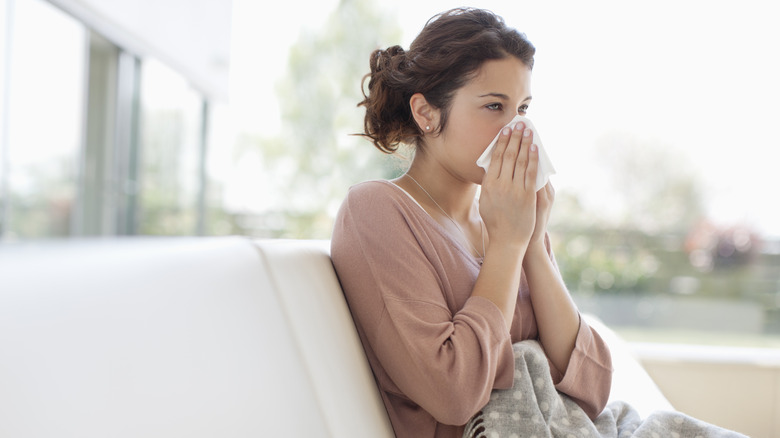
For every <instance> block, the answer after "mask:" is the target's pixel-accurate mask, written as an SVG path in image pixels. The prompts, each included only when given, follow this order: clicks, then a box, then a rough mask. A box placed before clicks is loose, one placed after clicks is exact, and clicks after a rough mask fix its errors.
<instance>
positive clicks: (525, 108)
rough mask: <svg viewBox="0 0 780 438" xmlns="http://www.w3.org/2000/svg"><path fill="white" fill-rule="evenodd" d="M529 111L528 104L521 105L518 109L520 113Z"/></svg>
mask: <svg viewBox="0 0 780 438" xmlns="http://www.w3.org/2000/svg"><path fill="white" fill-rule="evenodd" d="M527 112H528V105H520V108H518V109H517V113H518V114H521V115H522V114H525V113H527Z"/></svg>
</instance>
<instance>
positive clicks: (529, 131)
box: [523, 129, 531, 137]
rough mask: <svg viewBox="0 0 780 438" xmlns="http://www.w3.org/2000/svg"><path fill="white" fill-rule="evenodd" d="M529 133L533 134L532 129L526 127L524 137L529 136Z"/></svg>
mask: <svg viewBox="0 0 780 438" xmlns="http://www.w3.org/2000/svg"><path fill="white" fill-rule="evenodd" d="M529 135H531V130H530V129H526V130H525V132H523V137H528V136H529Z"/></svg>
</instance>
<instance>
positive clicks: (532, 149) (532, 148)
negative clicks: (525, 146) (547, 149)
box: [531, 144, 536, 152]
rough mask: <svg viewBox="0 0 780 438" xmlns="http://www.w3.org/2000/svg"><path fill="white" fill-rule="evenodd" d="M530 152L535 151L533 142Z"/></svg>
mask: <svg viewBox="0 0 780 438" xmlns="http://www.w3.org/2000/svg"><path fill="white" fill-rule="evenodd" d="M531 152H536V145H535V144H532V145H531Z"/></svg>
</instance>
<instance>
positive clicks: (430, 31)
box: [358, 8, 536, 153]
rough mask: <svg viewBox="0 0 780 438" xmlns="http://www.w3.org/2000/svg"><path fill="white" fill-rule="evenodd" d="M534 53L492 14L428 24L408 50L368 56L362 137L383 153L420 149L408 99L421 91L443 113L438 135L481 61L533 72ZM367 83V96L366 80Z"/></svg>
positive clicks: (463, 14) (463, 11)
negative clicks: (402, 147)
mask: <svg viewBox="0 0 780 438" xmlns="http://www.w3.org/2000/svg"><path fill="white" fill-rule="evenodd" d="M535 52H536V49H535V48H534V46H533V45H532V44H531V43H530V42H529V41H528V39H526V36H525V34H522V33H520V32H518V31H517V30H515V29H513V28H510V27H508V26H507V25H506V23H504V20H503V19H502V18H501V17H499V16H498V15H495V14H494V13H492V12H490V11H486V10H483V9H473V8H458V9H451V10H449V11H446V12H443V13H441V14H438V15H436V16H434V17H433V18H431V19H430V20H428V22H427V23H426V24H425V27H424V28H423V30H422V31H421V32H420V34H419V35H418V36H417V38H415V39H414V41H413V42H412V45H411V46H410V47H409V51H408V52H405V51H404V49H402V48H401V47H400V46H392V47H390V48H388V49H387V50H375V51H374V52H373V53H371V58H370V64H371V73H369V74H367V75H366V76H365V77H364V78H363V84H364V90H363V96H364V97H365V98H364V99H363V101H362V102H360V103H359V104H358V106H365V107H366V117H365V120H364V130H365V132H364V133H363V134H362V135H364V136H366V137H368V138H370V139H371V140H372V141H373V143H374V145H375V146H376V147H377V148H378V149H379V150H381V151H382V152H385V153H393V152H395V151H396V150H397V149H398V145H399V144H400V143H406V144H410V145H415V146H420V141H421V139H422V131H421V129H420V127H419V126H417V124H416V123H415V121H414V118H413V117H412V112H411V108H410V106H409V99H410V98H411V97H412V95H414V94H415V93H422V95H423V96H425V99H426V100H427V101H428V103H429V104H431V105H433V106H434V107H435V108H438V109H439V110H441V119H440V124H439V126H438V128H437V131H438V132H441V131H442V130H444V127H445V126H446V124H447V115H448V113H449V109H450V104H451V102H452V98H453V96H454V94H455V91H457V90H458V89H459V88H460V87H462V86H464V85H465V84H466V83H467V82H468V81H469V80H470V79H472V78H473V76H474V75H475V74H476V73H477V71H478V70H479V68H480V67H481V66H482V64H483V63H484V62H485V61H488V60H493V59H503V58H506V57H507V56H515V57H516V58H517V59H519V60H520V61H521V62H522V63H523V64H525V65H527V66H528V68H533V63H534V53H535ZM366 79H369V81H368V94H366V91H365V81H366Z"/></svg>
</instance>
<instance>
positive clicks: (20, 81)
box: [3, 0, 86, 238]
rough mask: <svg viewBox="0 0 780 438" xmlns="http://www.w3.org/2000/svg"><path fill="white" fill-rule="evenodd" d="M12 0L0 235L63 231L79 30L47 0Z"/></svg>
mask: <svg viewBox="0 0 780 438" xmlns="http://www.w3.org/2000/svg"><path fill="white" fill-rule="evenodd" d="M14 4H15V14H14V16H13V20H14V23H13V33H12V35H11V44H10V47H11V54H10V58H9V59H10V66H9V68H8V71H9V77H8V78H7V80H8V82H7V83H8V84H9V85H10V86H9V89H8V115H7V119H6V120H7V122H8V126H7V140H8V142H7V144H6V145H5V147H6V148H7V149H6V157H7V160H8V162H7V170H8V176H7V184H8V186H7V196H8V199H7V200H6V202H7V206H6V207H7V212H6V217H7V220H8V223H7V224H6V227H4V230H3V237H4V238H33V237H52V236H64V235H68V234H69V233H70V227H71V224H70V221H71V211H72V208H73V205H74V203H75V199H76V195H77V188H78V184H77V180H78V163H79V159H80V150H81V142H82V122H83V97H84V63H85V41H86V31H85V29H84V27H83V26H82V25H81V24H80V23H78V22H77V21H75V20H73V19H72V18H71V17H69V16H67V15H65V14H64V13H62V12H61V11H59V10H58V9H56V8H54V7H52V6H51V5H49V4H48V3H46V2H43V1H39V0H17V1H15V2H14Z"/></svg>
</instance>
